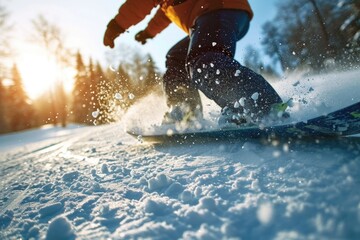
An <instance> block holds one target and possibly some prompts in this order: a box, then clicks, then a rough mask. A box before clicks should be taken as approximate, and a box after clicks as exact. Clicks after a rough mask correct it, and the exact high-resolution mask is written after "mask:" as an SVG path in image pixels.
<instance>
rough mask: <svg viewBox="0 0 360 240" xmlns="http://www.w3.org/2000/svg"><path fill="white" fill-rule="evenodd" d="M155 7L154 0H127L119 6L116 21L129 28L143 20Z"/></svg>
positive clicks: (124, 27)
mask: <svg viewBox="0 0 360 240" xmlns="http://www.w3.org/2000/svg"><path fill="white" fill-rule="evenodd" d="M154 7H156V4H155V2H154V1H153V0H127V1H126V2H125V3H124V4H123V5H121V7H120V8H119V12H118V14H117V15H116V16H115V21H116V23H117V24H119V26H120V27H122V28H123V29H125V30H127V29H128V28H130V27H131V26H133V25H136V24H137V23H139V22H140V21H141V20H143V19H144V18H145V17H146V15H148V14H149V13H150V12H151V10H152V9H153V8H154Z"/></svg>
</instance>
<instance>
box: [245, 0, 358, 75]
mask: <svg viewBox="0 0 360 240" xmlns="http://www.w3.org/2000/svg"><path fill="white" fill-rule="evenodd" d="M264 4H266V3H264ZM262 32H263V34H262V36H261V39H262V42H261V49H255V48H253V47H248V48H247V50H246V54H245V55H246V56H245V64H246V65H248V66H250V67H252V68H254V69H255V70H257V71H259V72H262V73H268V74H276V73H279V72H282V73H284V72H289V71H293V70H295V69H307V70H309V71H312V72H321V71H324V70H326V71H328V70H329V69H334V68H335V67H338V68H339V67H340V68H343V69H348V68H354V67H358V66H359V64H360V59H359V55H360V45H359V44H360V1H358V0H332V1H329V0H297V1H292V0H281V1H278V3H277V12H276V15H275V17H274V19H271V20H270V21H267V22H266V23H265V24H264V25H263V26H262ZM263 55H266V56H268V58H270V59H271V62H270V63H267V64H265V63H264V61H263V60H262V56H263Z"/></svg>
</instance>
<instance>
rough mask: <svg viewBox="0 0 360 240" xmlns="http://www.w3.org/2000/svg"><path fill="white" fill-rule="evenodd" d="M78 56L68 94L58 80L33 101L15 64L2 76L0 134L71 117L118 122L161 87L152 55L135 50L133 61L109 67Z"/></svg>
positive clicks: (61, 122)
mask: <svg viewBox="0 0 360 240" xmlns="http://www.w3.org/2000/svg"><path fill="white" fill-rule="evenodd" d="M74 58H75V61H74V62H75V66H74V67H75V72H76V74H75V77H74V87H73V90H72V92H70V93H67V92H65V90H64V88H63V86H62V85H61V84H56V85H55V86H53V88H52V90H50V91H48V92H46V93H44V94H43V95H42V96H40V97H38V98H37V99H34V100H30V99H29V97H28V96H27V94H26V91H25V89H24V86H23V81H22V77H21V74H20V72H19V70H18V68H17V65H16V64H14V65H13V67H12V69H11V71H10V75H9V76H7V77H6V78H0V131H1V133H5V132H12V131H19V130H23V129H28V128H32V127H38V126H41V125H44V124H54V125H61V126H63V127H65V126H66V125H67V123H68V122H73V123H79V124H86V125H99V124H106V123H110V122H114V121H116V120H118V119H119V118H120V117H121V116H120V114H121V113H124V112H125V111H126V110H127V109H128V108H129V107H130V106H131V105H132V104H134V103H135V102H136V101H137V100H139V99H141V98H142V97H144V96H145V95H147V94H149V93H152V92H154V91H155V92H160V91H161V85H160V81H159V79H160V76H161V73H160V71H159V70H158V68H157V67H156V65H155V63H154V61H153V59H152V57H151V56H150V55H141V54H139V53H137V54H135V55H134V56H133V58H134V60H133V61H132V63H133V64H132V65H131V66H129V65H127V64H119V65H118V66H117V67H109V68H106V70H104V68H103V67H102V66H101V64H100V63H99V62H97V63H94V61H93V60H92V59H89V60H88V63H85V62H84V60H83V57H82V54H81V53H80V52H79V51H78V52H77V53H76V54H75V56H74ZM139 70H141V71H139ZM50 92H51V93H50Z"/></svg>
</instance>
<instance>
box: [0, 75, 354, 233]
mask: <svg viewBox="0 0 360 240" xmlns="http://www.w3.org/2000/svg"><path fill="white" fill-rule="evenodd" d="M344 74H345V75H346V74H347V76H348V77H344ZM344 74H343V75H341V76H340V77H339V78H337V77H336V76H334V75H331V76H328V77H327V78H325V80H328V79H329V78H330V80H331V81H330V82H331V84H335V83H336V82H337V83H339V80H337V79H342V80H343V79H349V80H346V81H347V82H342V84H340V83H339V84H340V85H339V87H337V88H336V92H339V93H340V92H342V94H345V93H346V94H345V95H346V96H343V97H340V96H336V97H335V98H332V99H329V98H327V97H329V96H330V94H329V91H330V92H331V91H334V88H335V87H334V85H333V86H332V87H329V89H328V90H327V91H325V90H326V89H325V88H324V87H323V85H322V86H320V85H317V82H318V80H319V78H322V77H318V78H315V79H314V80H313V83H312V84H310V85H308V81H307V80H306V79H302V80H301V79H300V80H297V79H293V80H294V82H292V84H291V86H292V87H291V88H289V87H288V85H282V84H283V83H279V85H276V86H275V87H276V88H277V89H278V90H281V91H282V92H281V93H282V96H285V97H286V96H289V95H291V96H293V97H294V94H295V93H297V94H298V95H297V97H296V98H295V100H296V101H298V103H299V104H298V105H297V106H298V107H297V108H295V109H292V116H293V117H299V118H301V117H306V116H311V114H318V113H319V111H320V110H321V111H326V110H329V109H330V110H331V108H336V107H337V106H338V105H341V104H348V103H349V102H351V101H358V100H359V99H360V98H359V91H358V89H359V88H358V86H359V80H357V76H359V75H358V74H357V73H356V72H355V73H354V72H353V73H344ZM320 80H321V79H320ZM320 80H319V81H320ZM344 81H345V80H344ZM354 81H355V82H354ZM356 81H358V82H356ZM331 84H329V85H331ZM335 85H336V84H335ZM346 86H347V87H346ZM292 88H298V90H297V91H295V92H291V91H292ZM301 89H303V90H304V92H303V93H301ZM354 89H355V90H354ZM324 91H325V92H327V93H326V94H323V93H324ZM322 96H323V97H324V98H322ZM326 99H327V101H325V100H326ZM344 101H347V102H344ZM324 104H325V105H324ZM155 105H156V102H155ZM157 105H158V104H157ZM205 105H206V106H205V107H206V109H207V110H209V109H211V106H210V105H209V104H208V103H206V104H205ZM148 108H149V107H148ZM153 109H155V108H151V111H152V112H154V111H153ZM300 110H302V111H300ZM300 113H306V114H305V115H301V114H300ZM159 114H160V115H159V116H158V117H160V118H161V115H162V113H159ZM297 114H298V115H297ZM215 115H216V114H215V113H214V112H211V111H209V113H208V115H207V116H208V117H209V118H211V117H213V116H215ZM153 117H154V116H153ZM152 120H154V119H152ZM124 128H125V124H124V123H119V124H116V125H109V126H98V127H87V128H76V127H72V128H68V129H56V128H48V129H39V130H32V131H28V132H23V133H17V134H11V135H5V136H1V137H0V179H1V180H0V239H18V238H24V239H29V238H35V239H108V238H111V239H139V238H149V239H230V238H233V239H359V238H360V228H359V225H360V191H359V190H358V189H360V137H359V136H357V137H352V138H342V139H331V140H324V139H323V140H321V139H313V140H302V141H298V142H296V141H260V140H253V141H247V142H244V141H238V142H234V143H231V144H230V143H226V142H212V143H211V142H210V143H207V144H197V145H195V144H182V145H180V144H179V145H169V144H168V145H166V144H163V145H148V144H146V143H140V142H139V141H137V140H136V139H134V138H132V137H130V136H128V135H126V134H125V133H124Z"/></svg>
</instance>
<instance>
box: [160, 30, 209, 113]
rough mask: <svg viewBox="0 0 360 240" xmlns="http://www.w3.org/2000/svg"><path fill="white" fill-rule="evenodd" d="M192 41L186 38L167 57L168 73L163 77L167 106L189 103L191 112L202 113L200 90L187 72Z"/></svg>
mask: <svg viewBox="0 0 360 240" xmlns="http://www.w3.org/2000/svg"><path fill="white" fill-rule="evenodd" d="M189 43H190V39H189V37H186V38H184V39H182V40H181V41H179V42H178V43H177V44H175V46H173V47H172V48H171V49H170V50H169V52H168V53H167V55H166V72H165V74H164V77H163V85H164V91H165V94H166V98H167V99H166V100H167V105H168V106H169V107H170V106H173V105H179V104H182V103H187V104H188V106H189V107H190V109H191V110H194V109H195V108H197V109H199V110H200V111H202V105H201V100H200V95H199V92H198V90H197V89H196V88H195V86H194V84H192V82H191V80H190V77H189V74H188V72H187V70H186V58H187V53H188V49H189Z"/></svg>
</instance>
